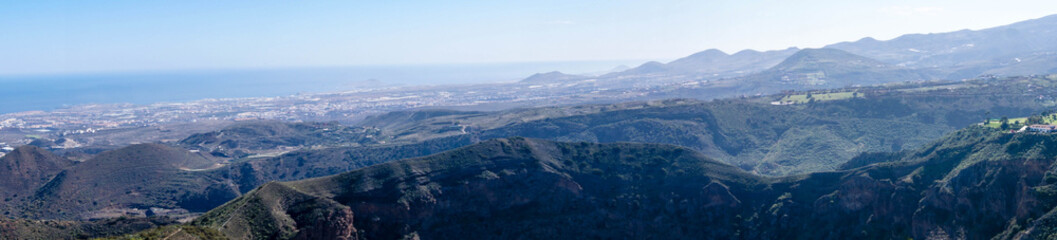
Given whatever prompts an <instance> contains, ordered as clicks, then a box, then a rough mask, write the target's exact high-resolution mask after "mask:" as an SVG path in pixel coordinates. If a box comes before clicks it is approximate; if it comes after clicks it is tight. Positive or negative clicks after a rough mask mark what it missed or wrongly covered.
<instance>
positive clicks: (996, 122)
mask: <svg viewBox="0 0 1057 240" xmlns="http://www.w3.org/2000/svg"><path fill="white" fill-rule="evenodd" d="M1008 122H1009V125H1011V126H1015V127H1016V128H1019V127H1020V126H1023V125H1025V123H1026V122H1028V117H1018V118H1009V120H1008ZM1039 124H1057V113H1054V114H1049V115H1046V116H1043V117H1042V121H1041V122H1040V123H1039ZM982 125H983V126H985V127H990V128H1001V126H1002V119H1001V118H992V119H990V120H989V121H985V122H983V123H982Z"/></svg>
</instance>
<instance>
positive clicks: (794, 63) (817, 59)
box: [774, 48, 885, 69]
mask: <svg viewBox="0 0 1057 240" xmlns="http://www.w3.org/2000/svg"><path fill="white" fill-rule="evenodd" d="M819 63H833V64H837V65H846V64H868V65H873V66H883V65H885V64H884V63H882V62H880V61H877V60H873V59H870V58H867V57H863V56H859V55H855V54H852V53H849V52H846V51H843V50H839V49H832V48H807V49H803V50H800V51H798V52H796V53H794V54H793V55H792V56H789V57H788V58H786V59H785V61H782V63H779V64H778V65H776V66H775V67H774V68H776V69H791V68H797V67H803V66H805V64H807V65H814V64H819Z"/></svg>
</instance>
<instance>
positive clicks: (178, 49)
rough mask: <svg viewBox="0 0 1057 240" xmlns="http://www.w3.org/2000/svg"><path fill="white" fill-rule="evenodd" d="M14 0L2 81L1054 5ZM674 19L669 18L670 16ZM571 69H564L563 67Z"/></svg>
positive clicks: (685, 39)
mask: <svg viewBox="0 0 1057 240" xmlns="http://www.w3.org/2000/svg"><path fill="white" fill-rule="evenodd" d="M733 3H735V1H718V2H716V1H710V2H694V1H664V2H654V1H651V2H635V1H590V2H572V3H570V2H562V1H546V2H517V3H510V2H504V3H492V2H463V3H428V2H403V3H387V4H377V3H361V2H357V3H349V2H310V3H297V4H296V5H294V4H289V3H284V2H254V3H252V4H249V3H245V2H226V3H215V2H205V1H201V2H179V3H140V2H116V3H110V4H94V3H82V2H60V3H55V2H47V3H43V2H28V3H7V4H5V5H7V6H5V7H3V8H0V31H3V32H6V33H14V34H12V35H10V36H13V37H10V36H9V37H5V38H0V52H4V53H5V54H3V55H2V56H0V75H56V74H75V73H92V72H96V73H99V72H101V73H106V72H143V71H179V70H200V69H247V68H249V69H268V68H303V67H328V66H362V65H375V66H377V65H424V64H427V65H428V64H467V63H475V64H476V63H511V62H556V61H595V60H627V59H642V60H663V61H667V60H672V59H675V58H679V57H682V56H686V55H688V54H691V53H694V52H697V51H701V50H705V49H711V48H716V49H720V50H722V51H725V52H727V53H734V52H737V51H740V50H743V49H755V50H773V49H785V48H788V47H800V48H816V47H822V46H824V45H826V44H831V43H836V42H842V41H855V40H858V39H861V38H863V37H873V38H876V39H880V40H886V39H891V38H894V37H897V36H899V35H902V34H908V33H934V32H949V31H957V30H961V29H973V30H976V29H982V28H988V27H995V26H1000V25H1005V24H1010V23H1013V22H1017V21H1023V20H1028V19H1035V18H1040V17H1043V16H1047V15H1049V14H1053V13H1057V3H1055V2H1050V1H1027V0H1025V1H1016V2H1013V3H1010V2H1004V3H992V2H989V1H929V2H919V1H893V2H885V3H857V2H846V1H811V2H807V3H790V2H783V1H761V2H755V3H747V4H733ZM658 13H664V14H658ZM554 70H562V69H554Z"/></svg>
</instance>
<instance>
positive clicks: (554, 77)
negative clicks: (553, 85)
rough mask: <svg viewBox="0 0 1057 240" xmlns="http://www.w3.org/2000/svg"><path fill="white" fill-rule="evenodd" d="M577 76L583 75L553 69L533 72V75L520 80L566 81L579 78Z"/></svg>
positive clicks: (536, 81) (531, 81)
mask: <svg viewBox="0 0 1057 240" xmlns="http://www.w3.org/2000/svg"><path fill="white" fill-rule="evenodd" d="M577 78H582V76H579V75H572V74H565V73H562V72H559V71H552V72H546V73H537V74H532V76H529V77H528V78H525V79H522V80H521V81H520V82H522V83H548V82H558V81H566V80H570V79H577Z"/></svg>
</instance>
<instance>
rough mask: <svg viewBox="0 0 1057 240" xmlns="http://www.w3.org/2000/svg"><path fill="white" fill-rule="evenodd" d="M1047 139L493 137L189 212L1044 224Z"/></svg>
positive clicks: (416, 229) (384, 232)
mask: <svg viewBox="0 0 1057 240" xmlns="http://www.w3.org/2000/svg"><path fill="white" fill-rule="evenodd" d="M1052 146H1057V135H1037V134H1008V133H1002V132H999V131H993V130H990V129H986V128H980V127H971V128H968V129H965V130H961V131H958V132H955V133H952V134H950V135H948V136H947V137H945V138H943V139H942V140H940V141H937V142H934V143H931V144H928V145H926V146H925V147H922V148H919V149H917V150H912V151H905V152H902V153H899V154H890V155H887V156H884V157H881V158H882V159H881V160H880V161H878V163H875V164H872V165H868V166H863V167H857V168H855V169H851V170H840V171H835V172H820V173H812V174H807V175H797V176H791V177H783V178H766V177H759V176H755V175H752V174H749V173H746V172H744V171H741V170H740V169H738V168H735V167H733V166H729V165H725V164H723V163H720V162H718V161H715V160H710V159H708V158H707V157H705V156H704V155H702V154H699V153H696V152H694V151H691V150H689V149H684V148H679V147H674V146H668V145H656V144H630V143H615V144H591V143H557V142H549V141H543V140H533V139H521V138H512V139H498V140H490V141H485V142H482V143H479V144H475V145H472V146H468V147H463V148H459V149H457V150H453V151H449V152H445V153H441V154H436V155H431V156H428V157H424V158H417V159H409V160H402V161H397V162H392V163H386V164H381V165H376V166H372V167H368V168H364V169H361V170H356V171H352V172H348V173H344V174H340V175H335V176H331V177H325V178H318V179H310V180H304V181H297V182H288V183H272V184H266V185H265V186H263V187H261V188H258V189H257V190H255V191H253V192H251V193H250V194H247V195H246V196H244V197H241V198H239V199H238V200H235V201H232V202H230V203H228V204H225V205H224V206H222V207H220V208H218V209H215V210H213V211H211V212H210V213H208V214H206V215H204V216H203V217H201V218H199V219H198V220H196V221H195V222H193V223H192V225H194V226H202V227H206V228H211V229H216V230H218V231H220V232H221V233H223V234H226V235H227V236H229V237H232V238H246V237H251V238H272V237H275V238H280V239H292V238H299V237H304V236H307V235H308V234H324V233H325V234H331V235H325V237H326V238H339V237H349V238H368V239H372V238H385V239H392V238H407V237H418V238H427V239H438V238H439V239H448V238H460V237H465V236H468V234H473V235H472V236H474V238H478V239H505V238H511V237H515V236H518V237H530V238H638V237H645V236H650V237H660V238H665V239H686V238H749V239H790V238H792V239H816V238H840V239H847V238H871V239H891V238H901V239H905V238H927V237H942V238H960V237H964V236H972V237H969V238H970V239H977V238H991V237H996V238H999V239H1005V238H1012V237H1015V236H1021V237H1024V236H1034V237H1041V238H1045V237H1047V236H1049V234H1052V233H1051V231H1052V230H1051V229H1057V225H1054V224H1052V223H1051V222H1053V221H1051V220H1050V218H1052V216H1051V215H1052V214H1048V213H1049V212H1051V210H1052V211H1057V210H1054V207H1055V206H1057V202H1055V201H1053V200H1055V199H1057V198H1055V197H1057V194H1055V193H1057V191H1053V189H1055V187H1057V181H1051V180H1053V179H1057V178H1055V177H1054V176H1055V174H1057V172H1054V171H1053V170H1052V169H1054V166H1057V165H1054V164H1055V159H1057V151H1054V149H1050V148H1051V147H1052ZM1009 186H1019V187H1012V188H1011V187H1009ZM275 203H280V204H279V205H276V204H275ZM353 216H354V217H353ZM1036 219H1038V220H1036ZM350 223H351V224H350ZM313 236H321V235H313Z"/></svg>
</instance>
